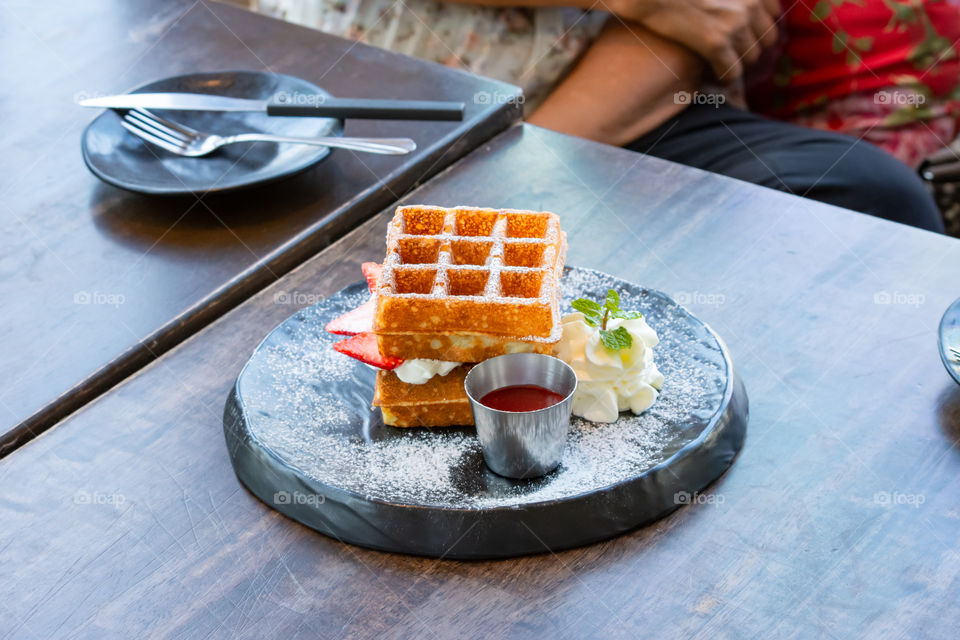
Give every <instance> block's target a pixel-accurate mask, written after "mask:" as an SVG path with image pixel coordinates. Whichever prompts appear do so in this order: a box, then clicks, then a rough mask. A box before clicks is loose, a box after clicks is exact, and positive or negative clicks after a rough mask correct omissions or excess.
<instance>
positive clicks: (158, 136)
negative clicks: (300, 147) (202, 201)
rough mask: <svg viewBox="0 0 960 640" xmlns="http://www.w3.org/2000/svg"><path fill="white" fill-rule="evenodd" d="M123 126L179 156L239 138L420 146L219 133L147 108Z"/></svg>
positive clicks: (405, 149)
mask: <svg viewBox="0 0 960 640" xmlns="http://www.w3.org/2000/svg"><path fill="white" fill-rule="evenodd" d="M120 124H121V126H123V128H124V129H126V130H127V131H129V132H130V133H132V134H133V135H135V136H137V137H138V138H140V139H142V140H145V141H147V142H149V143H151V144H155V145H157V146H158V147H160V148H161V149H165V150H167V151H169V152H170V153H174V154H176V155H178V156H186V157H188V158H196V157H200V156H205V155H208V154H210V153H213V152H214V151H216V150H217V149H219V148H220V147H222V146H225V145H228V144H235V143H238V142H279V143H295V144H311V145H317V146H321V147H330V148H334V149H350V150H351V151H362V152H365V153H378V154H382V155H403V154H406V153H410V152H411V151H414V150H415V149H416V148H417V143H416V142H414V141H413V140H411V139H410V138H343V137H322V138H301V137H291V136H277V135H273V134H268V133H239V134H236V135H232V136H220V135H216V134H213V133H204V132H202V131H197V130H196V129H191V128H190V127H188V126H186V125H183V124H179V123H177V122H172V121H170V120H166V119H164V118H161V117H160V116H158V115H156V114H155V113H151V112H149V111H147V110H146V109H133V110H131V111H128V112H127V113H126V114H124V116H123V120H122V121H121V122H120Z"/></svg>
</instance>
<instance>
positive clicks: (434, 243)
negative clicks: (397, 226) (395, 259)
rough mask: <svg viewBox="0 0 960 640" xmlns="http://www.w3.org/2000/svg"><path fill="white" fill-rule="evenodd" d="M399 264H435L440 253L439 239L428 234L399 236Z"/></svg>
mask: <svg viewBox="0 0 960 640" xmlns="http://www.w3.org/2000/svg"><path fill="white" fill-rule="evenodd" d="M399 245H400V263H401V264H436V263H437V258H438V256H439V254H440V239H439V238H431V237H429V236H414V237H410V238H400V241H399Z"/></svg>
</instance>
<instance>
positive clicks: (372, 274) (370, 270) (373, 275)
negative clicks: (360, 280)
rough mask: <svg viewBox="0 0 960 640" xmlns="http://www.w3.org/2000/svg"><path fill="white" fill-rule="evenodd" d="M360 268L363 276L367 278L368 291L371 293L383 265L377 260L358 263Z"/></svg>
mask: <svg viewBox="0 0 960 640" xmlns="http://www.w3.org/2000/svg"><path fill="white" fill-rule="evenodd" d="M360 268H361V269H363V277H364V278H366V279H367V287H369V289H370V293H373V291H374V289H376V288H377V280H379V279H380V273H381V272H383V265H382V264H380V263H379V262H364V263H363V264H362V265H360Z"/></svg>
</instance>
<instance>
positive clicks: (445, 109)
mask: <svg viewBox="0 0 960 640" xmlns="http://www.w3.org/2000/svg"><path fill="white" fill-rule="evenodd" d="M77 104H79V105H80V106H81V107H94V108H102V109H179V110H183V111H259V112H262V113H266V114H267V115H268V116H298V117H313V118H373V119H377V120H448V121H450V120H452V121H460V120H463V112H464V109H465V108H466V106H465V105H464V103H462V102H441V101H436V100H384V99H374V98H335V97H333V96H331V95H327V94H318V95H313V94H298V93H294V94H289V93H286V92H280V93H278V94H276V95H275V96H274V97H273V99H271V100H251V99H248V98H231V97H228V96H216V95H209V94H204V93H125V94H121V95H115V96H100V97H97V98H85V99H83V100H79V101H78V102H77Z"/></svg>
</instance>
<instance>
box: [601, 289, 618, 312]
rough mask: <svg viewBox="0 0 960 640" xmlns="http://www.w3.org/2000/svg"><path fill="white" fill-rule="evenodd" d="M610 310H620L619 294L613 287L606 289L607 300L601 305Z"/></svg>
mask: <svg viewBox="0 0 960 640" xmlns="http://www.w3.org/2000/svg"><path fill="white" fill-rule="evenodd" d="M603 306H605V307H606V308H607V309H610V311H619V310H620V294H619V293H617V292H616V290H614V289H610V290H609V291H607V302H606V303H605V304H604V305H603Z"/></svg>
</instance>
